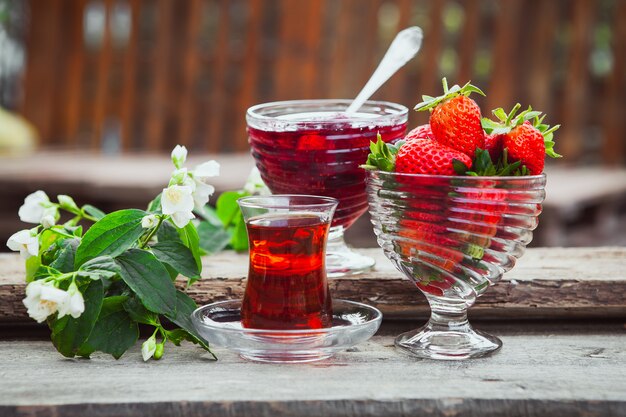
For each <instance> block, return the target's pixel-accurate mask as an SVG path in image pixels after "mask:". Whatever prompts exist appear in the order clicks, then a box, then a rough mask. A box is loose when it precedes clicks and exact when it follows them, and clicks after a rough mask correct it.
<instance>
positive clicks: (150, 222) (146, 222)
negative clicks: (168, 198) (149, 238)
mask: <svg viewBox="0 0 626 417" xmlns="http://www.w3.org/2000/svg"><path fill="white" fill-rule="evenodd" d="M158 222H159V220H158V218H157V216H155V215H154V214H148V215H146V216H143V218H142V219H141V227H143V228H144V229H152V228H153V227H155V226H156V225H157V224H158Z"/></svg>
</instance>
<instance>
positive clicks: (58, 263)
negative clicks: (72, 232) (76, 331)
mask: <svg viewBox="0 0 626 417" xmlns="http://www.w3.org/2000/svg"><path fill="white" fill-rule="evenodd" d="M59 244H60V246H61V249H59V251H58V252H57V253H56V259H55V260H54V261H52V263H50V266H51V267H52V268H54V269H57V270H59V271H61V272H72V271H74V256H75V254H76V248H78V245H79V244H80V239H64V240H63V241H61V242H59Z"/></svg>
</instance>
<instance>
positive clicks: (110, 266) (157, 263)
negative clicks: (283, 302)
mask: <svg viewBox="0 0 626 417" xmlns="http://www.w3.org/2000/svg"><path fill="white" fill-rule="evenodd" d="M171 157H172V162H173V164H174V167H175V170H174V171H173V173H172V175H171V178H170V181H169V184H168V186H167V187H166V188H164V189H163V192H162V193H161V194H159V195H158V196H157V198H155V200H153V201H152V202H151V203H150V205H149V207H148V209H147V210H146V211H144V210H136V209H127V210H120V211H116V212H113V213H110V214H105V213H103V212H102V211H100V210H98V209H97V208H95V207H93V206H90V205H84V206H82V207H79V206H78V205H77V204H76V203H75V201H74V200H73V199H72V198H71V197H69V196H67V195H59V196H57V202H53V201H51V200H50V198H49V197H48V196H47V195H46V193H45V192H43V191H36V192H34V193H33V194H31V195H29V196H28V197H26V199H25V201H24V204H23V205H22V207H20V209H19V212H18V214H19V217H20V219H21V220H22V221H24V222H27V223H34V224H36V225H37V226H35V227H34V228H32V229H25V230H20V231H18V232H16V233H15V234H13V235H12V236H11V237H10V238H9V240H8V242H7V246H8V247H9V248H10V249H11V250H14V251H19V252H20V254H21V255H22V257H23V258H24V259H25V261H26V281H27V282H28V285H27V286H26V298H25V299H24V305H25V306H26V308H27V310H28V314H29V315H30V316H31V317H32V318H33V319H35V320H36V321H37V322H39V323H43V322H44V321H46V322H47V324H48V326H49V327H50V329H51V331H52V342H53V343H54V346H55V347H56V348H57V350H58V351H59V352H60V353H61V354H63V355H64V356H67V357H74V356H83V357H89V356H90V355H91V354H92V353H93V352H96V351H100V352H105V353H109V354H111V355H113V356H114V357H115V358H119V357H120V356H121V355H122V354H123V353H124V352H125V351H126V350H127V349H128V348H130V347H131V346H133V345H134V344H135V343H136V341H137V340H138V338H139V325H140V324H142V325H149V326H153V327H154V328H155V330H154V333H153V335H152V336H151V337H150V338H148V339H147V340H146V341H145V342H144V343H143V345H142V356H143V358H144V360H148V359H149V358H154V359H159V358H160V357H161V356H162V355H163V351H164V345H165V343H166V342H167V341H170V342H172V343H173V344H175V345H179V344H180V343H181V342H182V341H183V340H188V341H191V342H193V343H196V344H199V345H200V346H201V347H202V348H204V349H206V350H207V351H209V352H211V351H210V349H209V346H208V345H207V344H206V342H205V341H204V340H203V339H202V338H201V337H200V336H199V335H198V334H197V333H196V331H195V329H194V328H193V327H192V325H191V323H190V320H189V315H190V314H191V312H192V311H193V310H194V309H195V308H196V304H195V302H194V301H193V300H192V299H191V298H190V297H189V296H187V295H186V294H185V293H184V292H182V291H180V290H177V289H176V287H175V286H174V280H175V279H176V277H177V276H178V275H182V276H185V277H187V278H188V279H189V284H192V283H193V282H194V281H195V280H197V279H199V278H200V272H201V268H202V263H201V262H200V256H201V255H202V254H203V253H207V252H209V251H207V250H203V248H202V247H201V245H202V246H206V247H207V248H208V247H209V246H210V245H209V244H203V243H202V241H201V239H200V237H199V234H198V229H197V228H196V224H195V223H194V222H192V220H193V219H195V217H196V216H195V215H194V210H195V211H196V212H203V211H204V210H206V209H207V208H206V207H205V205H206V204H207V202H208V201H209V197H210V196H211V195H212V194H213V192H214V191H215V189H214V187H213V186H212V185H210V184H209V183H208V181H209V180H210V178H212V177H215V176H217V175H219V164H218V163H217V162H215V161H208V162H205V163H203V164H201V165H199V166H197V167H195V168H194V169H193V170H192V171H189V170H188V169H187V168H185V167H184V164H185V161H186V158H187V150H186V149H185V147H183V146H176V148H174V150H173V151H172V155H171ZM61 212H67V213H69V214H71V215H72V218H71V219H70V220H68V221H66V222H65V223H63V224H58V223H59V220H60V218H61ZM84 220H87V221H90V222H93V225H91V227H89V228H88V229H87V230H86V231H85V232H84V233H83V227H82V226H81V225H79V224H80V223H81V221H84ZM203 223H205V224H206V222H201V223H198V224H199V227H202V224H203ZM220 230H221V229H220ZM220 230H217V231H216V232H215V233H212V234H211V233H210V234H207V233H204V231H203V237H204V240H205V241H206V240H207V239H208V240H209V241H213V240H220V239H222V238H221V237H219V236H218V235H219V233H218V232H220ZM216 236H218V239H215V237H216ZM216 247H220V248H223V246H222V245H221V243H220V245H217V246H216ZM162 318H165V319H167V320H166V322H167V323H171V325H168V327H169V328H166V327H164V326H163V325H162V324H161V323H162ZM157 334H159V335H160V336H161V342H160V343H157V342H156V335H157ZM211 354H212V353H211ZM213 357H214V358H215V356H213Z"/></svg>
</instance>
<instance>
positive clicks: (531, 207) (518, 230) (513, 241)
mask: <svg viewBox="0 0 626 417" xmlns="http://www.w3.org/2000/svg"><path fill="white" fill-rule="evenodd" d="M545 183H546V177H545V175H543V174H542V175H537V176H525V177H466V176H463V177H460V176H437V175H417V174H400V173H392V172H383V171H369V172H368V174H367V194H368V199H369V210H370V214H371V219H372V223H373V225H374V232H375V233H376V236H377V240H378V244H379V245H380V246H381V247H382V249H383V251H384V253H385V255H386V256H387V258H389V259H390V260H391V261H392V262H393V264H394V265H395V266H396V268H397V269H398V270H400V271H401V272H402V273H403V274H404V275H406V276H407V277H408V278H409V279H410V280H411V281H413V282H414V283H415V285H416V286H417V287H418V288H419V289H420V291H422V293H424V295H425V296H426V298H427V300H428V302H429V304H430V307H431V317H430V320H429V321H428V323H427V324H426V325H425V326H423V327H422V328H420V329H417V330H413V331H410V332H407V333H404V334H401V335H400V336H398V338H397V339H396V346H397V347H399V348H400V349H402V350H404V351H406V352H407V353H410V354H412V355H415V356H418V357H423V358H431V359H465V358H473V357H479V356H484V355H486V354H489V353H491V352H494V351H496V350H497V349H499V348H500V347H501V346H502V342H501V341H500V340H499V339H498V338H496V337H494V336H491V335H488V334H485V333H483V332H480V331H476V330H474V329H473V328H472V326H471V325H470V324H469V322H468V321H467V309H468V308H469V307H471V306H472V305H473V304H474V302H475V301H476V298H477V297H479V296H480V295H481V294H483V293H484V292H485V291H486V290H487V288H489V286H490V285H494V284H495V283H496V282H498V281H499V280H500V279H501V278H502V275H503V274H504V273H505V272H506V271H509V270H510V269H511V268H513V266H514V265H515V261H516V260H517V259H518V258H519V257H521V256H522V255H523V253H524V251H525V248H526V245H528V243H529V242H530V241H531V240H532V231H533V230H534V229H535V228H536V227H537V224H538V216H539V214H540V213H541V203H542V202H543V199H544V196H545V191H544V190H545Z"/></svg>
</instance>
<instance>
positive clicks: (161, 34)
mask: <svg viewBox="0 0 626 417" xmlns="http://www.w3.org/2000/svg"><path fill="white" fill-rule="evenodd" d="M625 21H626V0H550V1H547V0H500V1H497V0H463V1H461V0H230V1H227V0H179V1H174V0H45V1H42V0H30V1H27V0H0V107H1V108H2V109H4V110H0V204H1V206H0V238H1V239H4V240H3V241H6V238H8V236H9V235H10V234H11V233H12V232H14V231H15V230H18V229H20V228H23V227H24V226H23V225H20V223H19V220H18V218H17V209H18V208H19V206H20V205H21V204H22V202H23V198H24V197H25V196H26V195H27V194H28V193H30V192H32V191H35V190H37V189H44V190H45V191H46V192H48V194H49V195H52V196H54V195H55V193H64V194H71V195H73V196H74V197H75V198H76V200H77V201H78V202H79V203H92V204H96V205H100V206H101V207H102V208H103V209H105V210H112V209H115V208H119V207H128V206H129V205H131V206H132V205H136V206H138V207H143V206H144V205H145V202H146V201H148V200H149V199H150V198H151V196H152V195H154V194H155V193H156V192H158V191H159V190H160V188H162V185H163V183H164V182H165V181H166V180H167V178H169V173H170V171H171V169H170V166H169V162H168V154H169V151H170V150H171V149H172V148H173V147H174V146H175V145H176V144H184V145H186V146H187V147H188V148H189V150H190V151H191V152H190V153H191V154H211V155H212V157H215V158H217V159H218V160H220V161H221V162H222V165H223V167H224V170H225V174H223V175H222V178H221V179H220V180H218V183H217V184H216V186H217V188H218V190H221V191H223V190H225V189H229V188H238V187H240V186H241V184H243V181H244V180H245V177H246V176H247V173H248V171H249V168H250V167H251V166H252V162H251V159H250V157H249V155H248V153H247V152H248V143H247V137H246V132H245V118H244V115H245V110H246V109H247V108H248V107H249V106H251V105H253V104H256V103H260V102H266V101H273V100H287V99H304V98H351V97H353V96H355V95H356V93H357V92H358V91H359V90H360V88H361V87H362V86H363V85H364V84H365V82H366V81H367V79H368V78H369V76H370V74H371V73H372V71H373V70H374V68H375V67H376V65H377V64H378V62H379V60H380V59H381V58H382V55H383V54H384V52H385V50H386V49H387V47H388V45H389V43H390V42H391V40H392V39H393V37H394V36H395V34H396V33H397V32H398V31H399V30H401V29H403V28H405V27H408V26H411V25H418V26H420V27H422V29H423V30H424V34H425V37H424V44H423V46H422V50H421V52H420V53H419V55H418V56H417V57H416V58H415V59H414V60H412V61H411V62H409V64H407V66H406V67H405V68H403V69H402V70H401V71H400V72H399V73H397V74H396V75H395V76H394V77H393V78H392V80H390V81H389V82H388V83H387V84H386V85H385V86H383V87H382V88H381V89H380V90H379V91H378V92H377V93H376V95H375V96H374V98H375V99H380V100H388V101H394V102H398V103H402V104H404V105H406V106H408V107H412V106H413V105H414V104H416V103H417V102H419V101H420V97H421V95H422V94H429V95H436V94H437V93H438V92H439V91H440V90H441V78H442V76H446V77H448V80H449V82H450V84H453V83H458V84H463V83H465V82H467V81H468V80H472V83H473V84H475V85H477V86H479V87H480V88H482V89H483V90H484V91H486V92H487V93H488V95H487V97H486V98H482V97H479V98H477V101H478V102H479V104H480V105H481V107H482V108H483V114H484V115H489V109H493V108H496V107H504V108H505V109H509V108H511V107H512V106H513V105H514V104H515V103H516V102H520V103H521V104H522V106H524V107H525V106H528V105H532V106H533V108H535V109H538V110H541V111H544V112H545V113H547V114H548V117H547V119H546V121H547V122H548V123H550V124H557V123H558V124H561V125H562V128H561V129H560V130H559V131H558V132H557V134H556V142H557V145H556V150H557V151H558V152H559V153H561V154H563V155H564V158H563V160H562V161H557V162H558V163H556V162H553V161H550V162H551V163H550V164H549V166H548V170H547V172H548V178H549V180H548V181H549V183H548V199H547V200H546V204H545V213H544V215H542V224H541V225H540V228H539V229H538V230H537V233H536V238H535V242H534V243H535V244H536V245H544V246H581V245H626V170H625V168H624V162H625V161H626V120H625V119H626V25H625V24H624V23H623V22H625ZM426 121H427V114H424V113H416V112H411V115H410V126H416V125H418V124H421V123H425V122H426ZM350 236H352V237H350ZM348 240H349V242H352V243H353V244H355V245H356V246H372V245H375V241H374V239H373V233H372V232H371V227H370V226H369V224H368V220H367V219H362V220H361V221H360V223H358V224H357V225H356V226H355V227H354V228H353V230H351V231H350V232H349V234H348Z"/></svg>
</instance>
